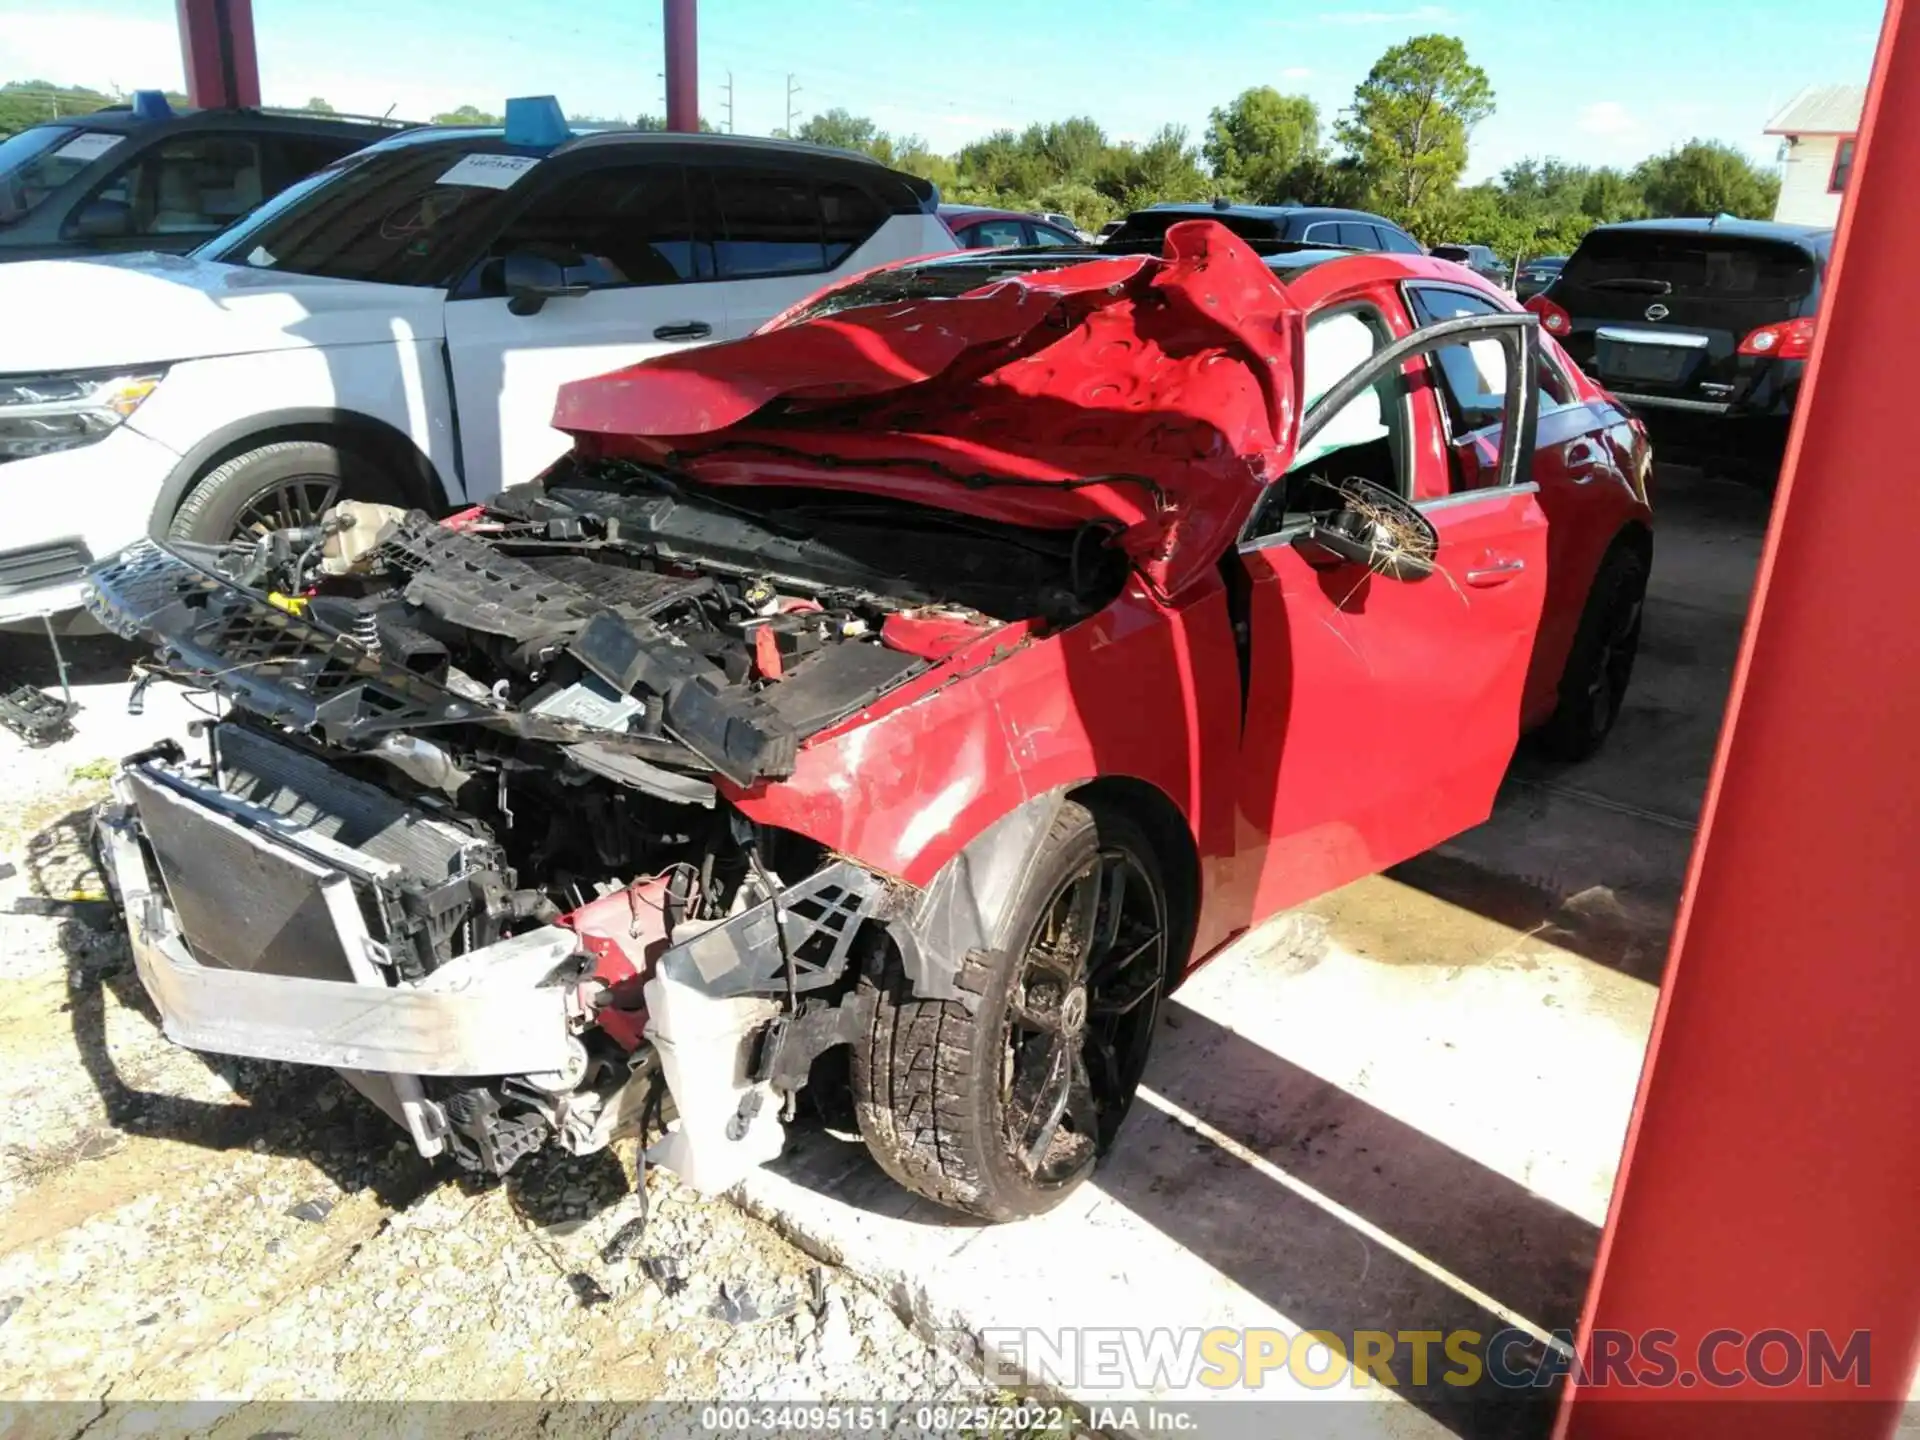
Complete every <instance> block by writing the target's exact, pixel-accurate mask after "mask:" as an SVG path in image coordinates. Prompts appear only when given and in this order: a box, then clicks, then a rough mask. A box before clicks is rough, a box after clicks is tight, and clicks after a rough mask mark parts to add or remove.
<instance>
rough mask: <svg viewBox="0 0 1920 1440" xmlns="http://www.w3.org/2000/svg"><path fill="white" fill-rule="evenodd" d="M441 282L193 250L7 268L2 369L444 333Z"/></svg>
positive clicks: (0, 301) (1, 286) (2, 292)
mask: <svg viewBox="0 0 1920 1440" xmlns="http://www.w3.org/2000/svg"><path fill="white" fill-rule="evenodd" d="M444 303H445V299H444V297H443V296H442V295H441V293H440V292H439V291H436V290H428V289H423V288H418V287H412V286H405V285H373V284H366V283H363V282H360V281H356V280H328V279H322V278H318V277H315V276H306V275H286V274H280V273H277V272H275V271H271V270H252V269H249V268H247V267H246V266H244V265H223V264H220V263H218V262H215V261H212V260H196V259H194V258H192V257H191V256H184V255H155V254H140V255H122V256H114V257H112V258H109V259H97V260H27V261H21V262H18V263H16V264H11V265H6V266H0V314H5V315H6V316H7V323H6V324H5V325H0V374H33V373H44V372H50V371H59V370H91V369H99V368H105V367H107V366H113V365H144V364H154V363H160V362H168V361H174V360H185V359H193V358H201V357H210V356H217V355H250V354H257V353H259V352H262V351H267V350H288V349H293V348H296V347H301V346H325V345H341V344H348V345H351V344H365V343H369V342H382V341H384V342H386V343H389V344H390V343H392V342H393V341H395V340H403V339H431V338H437V337H438V336H439V334H440V333H441V307H442V305H443V304H444Z"/></svg>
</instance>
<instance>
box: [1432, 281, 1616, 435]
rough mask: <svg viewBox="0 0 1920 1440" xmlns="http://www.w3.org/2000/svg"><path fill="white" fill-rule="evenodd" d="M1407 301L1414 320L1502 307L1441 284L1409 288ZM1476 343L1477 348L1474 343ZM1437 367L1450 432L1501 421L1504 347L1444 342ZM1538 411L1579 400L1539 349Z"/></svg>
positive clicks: (1487, 311) (1451, 317) (1504, 389)
mask: <svg viewBox="0 0 1920 1440" xmlns="http://www.w3.org/2000/svg"><path fill="white" fill-rule="evenodd" d="M1407 301H1408V303H1409V304H1410V305H1411V306H1412V307H1413V313H1414V318H1415V320H1416V321H1417V322H1418V323H1419V324H1421V325H1432V324H1435V323H1437V322H1439V321H1441V320H1458V319H1461V318H1463V317H1465V316H1468V315H1499V314H1503V313H1505V307H1503V306H1500V305H1497V304H1495V303H1494V302H1493V301H1492V300H1489V299H1488V298H1487V297H1486V296H1484V295H1474V294H1472V293H1470V292H1468V291H1465V290H1449V289H1445V288H1443V287H1440V286H1429V285H1414V286H1410V287H1408V293H1407ZM1476 346H1477V347H1478V349H1477V350H1476V348H1475V347H1476ZM1434 361H1435V363H1437V364H1438V365H1439V367H1440V374H1441V385H1440V393H1441V395H1442V397H1443V398H1444V400H1445V403H1446V406H1447V420H1448V423H1449V424H1450V425H1451V426H1452V428H1453V433H1454V434H1455V435H1456V436H1458V435H1466V434H1469V433H1471V432H1472V431H1475V430H1481V429H1484V428H1486V427H1487V426H1488V425H1497V424H1499V423H1500V417H1501V411H1502V410H1503V409H1504V407H1505V405H1506V393H1507V361H1506V351H1505V350H1504V349H1502V348H1501V346H1500V345H1499V343H1498V342H1497V341H1492V340H1476V341H1474V342H1472V343H1471V344H1468V345H1449V346H1447V347H1446V348H1445V349H1442V350H1437V351H1435V352H1434ZM1539 371H1540V410H1541V413H1542V414H1546V413H1549V412H1551V411H1554V410H1559V409H1563V408H1564V407H1566V406H1568V405H1577V404H1579V397H1578V395H1577V394H1576V393H1575V391H1574V388H1573V384H1572V382H1571V381H1570V380H1568V378H1567V376H1566V372H1564V371H1563V370H1561V368H1560V366H1559V365H1558V364H1557V363H1556V362H1555V361H1554V359H1553V357H1552V356H1551V355H1549V354H1548V353H1547V351H1546V349H1545V348H1544V347H1542V349H1541V351H1540V366H1539Z"/></svg>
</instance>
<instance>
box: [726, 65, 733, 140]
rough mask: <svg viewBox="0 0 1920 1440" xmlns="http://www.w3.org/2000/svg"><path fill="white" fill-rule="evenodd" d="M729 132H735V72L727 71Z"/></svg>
mask: <svg viewBox="0 0 1920 1440" xmlns="http://www.w3.org/2000/svg"><path fill="white" fill-rule="evenodd" d="M727 134H729V135H731V134H733V72H732V71H731V70H729V71H727Z"/></svg>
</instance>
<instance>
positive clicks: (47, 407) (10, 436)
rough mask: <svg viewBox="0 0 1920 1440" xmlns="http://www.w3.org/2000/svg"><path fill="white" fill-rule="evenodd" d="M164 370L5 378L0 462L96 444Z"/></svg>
mask: <svg viewBox="0 0 1920 1440" xmlns="http://www.w3.org/2000/svg"><path fill="white" fill-rule="evenodd" d="M166 373H167V372H166V369H165V368H164V367H162V366H154V365H147V366H141V367H140V368H138V369H129V370H87V371H70V372H68V373H66V374H61V375H0V461H5V460H19V459H23V458H25V457H26V456H28V455H46V454H50V453H51V452H53V451H55V450H71V449H73V448H74V447H75V446H77V445H91V444H92V443H93V442H94V441H96V440H98V439H100V438H101V437H102V436H104V435H106V434H108V433H109V432H110V431H112V430H113V429H114V428H115V427H117V426H118V425H119V424H120V423H121V422H122V421H123V420H125V419H126V418H127V417H128V416H129V415H131V414H133V412H134V411H135V410H138V409H139V408H140V402H141V401H143V400H145V399H146V398H147V396H149V395H151V394H152V393H153V388H154V386H156V385H158V384H159V383H160V381H161V379H162V378H163V377H164V376H165V375H166Z"/></svg>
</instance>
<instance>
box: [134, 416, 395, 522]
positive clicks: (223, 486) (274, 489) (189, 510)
mask: <svg viewBox="0 0 1920 1440" xmlns="http://www.w3.org/2000/svg"><path fill="white" fill-rule="evenodd" d="M340 500H373V501H378V502H381V503H383V504H388V505H404V504H406V493H405V490H404V488H403V487H402V486H401V485H400V483H399V481H398V480H397V479H396V478H395V477H393V476H392V475H390V474H389V473H388V472H387V471H386V470H385V469H383V468H382V467H381V466H379V465H378V464H376V463H375V462H373V461H371V460H368V459H367V458H366V457H364V456H363V455H361V454H359V453H358V452H357V451H353V450H347V449H343V448H342V447H340V446H337V445H329V444H326V443H325V442H323V441H319V440H280V441H276V442H275V443H273V444H271V445H262V446H260V447H259V448H258V449H255V450H248V451H246V452H244V453H243V454H239V455H236V456H234V457H233V458H232V459H231V460H228V461H227V462H226V463H225V464H222V465H218V466H215V467H214V468H213V469H212V470H209V471H208V472H207V473H206V474H205V475H203V476H201V477H200V479H199V480H197V481H195V482H194V486H193V489H191V490H190V491H188V492H187V498H186V499H185V500H183V501H181V502H180V508H179V509H178V510H177V511H175V512H174V516H173V520H172V521H171V523H169V525H168V526H167V534H168V535H169V536H171V537H172V538H173V539H176V540H194V541H198V542H200V543H201V544H204V545H220V544H224V543H225V542H227V541H229V540H239V539H248V538H252V537H257V536H260V535H264V534H266V533H268V532H269V531H272V530H278V529H287V528H292V527H295V526H301V525H311V524H313V523H314V522H316V521H317V520H319V518H320V516H321V515H323V514H325V513H326V511H327V509H328V508H329V507H330V506H332V505H333V504H335V503H336V502H337V501H340Z"/></svg>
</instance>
